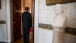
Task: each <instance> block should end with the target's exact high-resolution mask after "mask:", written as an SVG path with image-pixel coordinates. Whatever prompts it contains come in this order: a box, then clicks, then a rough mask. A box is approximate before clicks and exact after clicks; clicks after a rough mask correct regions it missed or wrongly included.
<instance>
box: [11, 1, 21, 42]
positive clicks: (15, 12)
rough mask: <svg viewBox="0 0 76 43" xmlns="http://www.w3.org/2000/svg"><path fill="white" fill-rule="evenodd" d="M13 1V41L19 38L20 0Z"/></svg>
mask: <svg viewBox="0 0 76 43" xmlns="http://www.w3.org/2000/svg"><path fill="white" fill-rule="evenodd" d="M12 1H13V28H14V29H13V30H14V41H16V40H18V39H20V38H21V12H20V11H21V0H12Z"/></svg>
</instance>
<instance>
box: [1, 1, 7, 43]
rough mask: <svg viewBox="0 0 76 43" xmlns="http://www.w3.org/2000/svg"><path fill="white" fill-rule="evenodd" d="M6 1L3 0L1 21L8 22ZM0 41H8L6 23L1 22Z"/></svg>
mask: <svg viewBox="0 0 76 43" xmlns="http://www.w3.org/2000/svg"><path fill="white" fill-rule="evenodd" d="M5 4H6V2H5V0H1V9H0V21H5V22H6V6H5ZM0 41H4V42H6V41H7V34H6V24H0Z"/></svg>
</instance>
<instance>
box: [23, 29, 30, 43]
mask: <svg viewBox="0 0 76 43" xmlns="http://www.w3.org/2000/svg"><path fill="white" fill-rule="evenodd" d="M29 33H30V30H29V29H28V28H23V41H24V43H29Z"/></svg>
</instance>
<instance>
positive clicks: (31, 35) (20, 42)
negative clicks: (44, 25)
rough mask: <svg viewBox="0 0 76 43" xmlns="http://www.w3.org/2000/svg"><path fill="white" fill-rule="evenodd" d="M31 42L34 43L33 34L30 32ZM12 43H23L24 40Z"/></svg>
mask: <svg viewBox="0 0 76 43" xmlns="http://www.w3.org/2000/svg"><path fill="white" fill-rule="evenodd" d="M29 42H30V43H33V33H32V32H30V36H29ZM12 43H23V39H22V38H21V39H19V40H17V41H16V42H12Z"/></svg>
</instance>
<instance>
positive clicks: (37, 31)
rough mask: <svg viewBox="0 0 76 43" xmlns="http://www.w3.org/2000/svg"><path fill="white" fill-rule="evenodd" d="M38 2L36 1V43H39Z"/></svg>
mask: <svg viewBox="0 0 76 43" xmlns="http://www.w3.org/2000/svg"><path fill="white" fill-rule="evenodd" d="M38 4H39V3H38V0H35V16H34V17H35V18H34V20H35V21H34V43H38V35H39V34H38V33H39V29H38Z"/></svg>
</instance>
